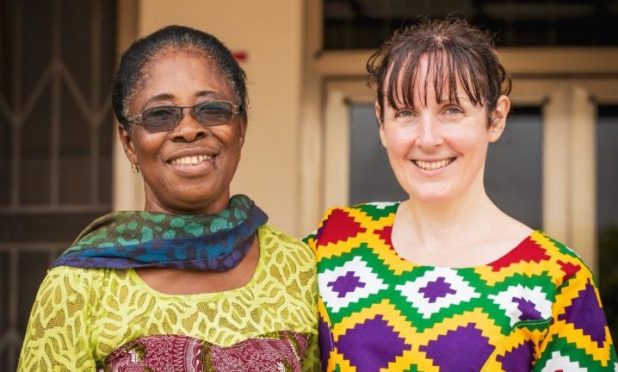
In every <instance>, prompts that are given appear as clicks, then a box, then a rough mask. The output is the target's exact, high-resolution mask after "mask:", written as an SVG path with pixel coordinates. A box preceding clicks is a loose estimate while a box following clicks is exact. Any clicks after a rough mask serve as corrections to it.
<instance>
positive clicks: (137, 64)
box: [112, 25, 248, 130]
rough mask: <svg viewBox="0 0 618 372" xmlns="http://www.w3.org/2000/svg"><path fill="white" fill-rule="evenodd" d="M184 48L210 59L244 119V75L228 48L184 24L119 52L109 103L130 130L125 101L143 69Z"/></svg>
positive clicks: (245, 98) (204, 33)
mask: <svg viewBox="0 0 618 372" xmlns="http://www.w3.org/2000/svg"><path fill="white" fill-rule="evenodd" d="M170 48H171V49H180V50H182V49H187V50H195V51H198V52H200V53H203V54H204V55H205V56H207V57H209V58H211V59H212V60H213V61H214V62H215V63H216V65H217V66H218V68H219V70H220V72H221V73H222V74H223V75H224V76H225V78H226V79H227V81H228V83H229V85H230V87H231V88H232V90H233V91H234V94H235V95H236V100H237V102H236V104H238V106H239V112H240V115H241V116H242V117H243V119H244V120H245V121H246V120H247V101H248V98H247V81H246V80H247V78H246V75H245V72H244V71H243V69H242V68H241V67H240V65H239V64H238V62H237V61H236V59H234V56H233V55H232V53H231V52H230V50H229V49H228V48H227V47H226V46H225V45H223V43H222V42H221V41H219V39H217V38H216V37H214V36H213V35H211V34H209V33H206V32H203V31H200V30H196V29H193V28H190V27H186V26H177V25H173V26H167V27H164V28H162V29H160V30H158V31H155V32H153V33H151V34H150V35H148V36H146V37H143V38H141V39H139V40H137V41H135V42H134V43H133V44H131V46H130V47H129V49H127V51H126V52H124V54H123V55H122V58H121V59H120V65H119V66H118V69H117V70H116V74H115V76H114V82H113V91H112V105H113V107H114V113H115V114H116V118H117V119H118V121H119V122H120V124H122V126H123V127H124V128H125V129H127V130H129V129H130V126H131V124H130V122H129V118H128V117H127V115H128V108H127V106H128V102H129V100H131V99H132V98H133V97H134V95H135V94H136V93H137V91H138V90H139V88H140V84H141V82H142V80H143V78H144V72H145V71H144V70H145V69H146V68H147V66H148V63H149V62H150V61H152V59H153V58H155V57H156V56H157V55H159V54H160V53H161V52H162V51H164V50H167V49H170Z"/></svg>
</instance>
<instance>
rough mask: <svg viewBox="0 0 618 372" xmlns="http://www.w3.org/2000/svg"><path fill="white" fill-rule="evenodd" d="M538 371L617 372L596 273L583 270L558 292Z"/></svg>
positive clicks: (562, 285)
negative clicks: (596, 284)
mask: <svg viewBox="0 0 618 372" xmlns="http://www.w3.org/2000/svg"><path fill="white" fill-rule="evenodd" d="M539 352H540V356H539V358H538V359H537V363H536V365H535V368H534V370H535V371H558V370H564V371H614V370H618V369H617V367H618V365H617V364H616V351H615V349H614V345H613V343H612V339H611V334H610V332H609V328H608V326H607V322H606V319H605V315H604V313H603V308H602V305H601V301H600V297H599V293H598V290H597V288H596V286H595V284H594V279H593V277H592V273H591V272H590V271H589V270H588V269H587V268H586V267H585V266H584V265H583V264H582V266H581V268H580V269H579V270H578V271H577V272H576V273H575V274H573V275H572V276H571V277H569V278H568V279H566V280H565V281H564V282H563V283H562V284H561V285H560V287H559V288H558V289H557V291H556V298H555V301H554V304H553V308H552V319H551V325H550V327H549V330H548V333H547V335H546V336H545V338H544V341H543V342H542V343H541V345H540V350H539Z"/></svg>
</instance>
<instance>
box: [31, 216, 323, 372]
mask: <svg viewBox="0 0 618 372" xmlns="http://www.w3.org/2000/svg"><path fill="white" fill-rule="evenodd" d="M189 227H191V226H189ZM193 227H194V229H193V230H195V229H197V230H200V229H201V227H200V226H197V225H196V226H193ZM193 227H191V228H193ZM129 228H131V227H130V226H129ZM134 228H135V230H136V231H140V230H139V228H138V226H134ZM141 231H142V232H143V231H145V230H144V229H142V230H141ZM155 233H156V231H155ZM148 234H149V236H150V235H152V231H150V232H148ZM162 234H167V235H173V234H170V233H169V231H165V232H162ZM257 235H258V239H259V243H260V257H259V262H258V264H257V267H256V270H255V273H254V275H253V277H252V279H251V280H250V281H249V283H248V284H246V285H245V286H243V287H240V288H237V289H233V290H229V291H225V292H219V293H206V294H194V295H168V294H163V293H160V292H157V291H155V290H153V289H152V288H151V287H149V286H148V285H147V284H146V283H145V282H144V281H142V279H141V278H140V277H139V275H137V273H136V271H135V269H133V268H131V269H109V268H108V269H95V268H78V267H69V266H57V267H54V268H53V269H51V270H50V271H49V272H48V274H47V276H46V278H45V280H44V281H43V283H42V285H41V288H40V289H39V293H38V295H37V298H36V301H35V305H34V307H33V310H32V314H31V317H30V322H29V325H28V329H27V331H26V335H25V340H24V346H23V349H22V354H21V358H20V363H19V370H20V371H28V372H30V371H82V370H83V371H95V370H100V371H234V372H236V371H301V370H302V371H315V370H318V369H319V353H318V347H317V309H316V301H317V284H316V280H315V266H314V265H315V261H314V256H313V253H312V252H311V250H310V249H309V247H307V246H306V245H305V244H303V243H301V242H300V241H298V240H296V239H293V238H290V237H288V236H286V235H284V234H282V233H280V232H278V231H276V230H275V229H273V228H271V227H269V226H267V225H263V226H261V227H259V228H258V230H257ZM149 259H151V258H149ZM206 262H208V261H206Z"/></svg>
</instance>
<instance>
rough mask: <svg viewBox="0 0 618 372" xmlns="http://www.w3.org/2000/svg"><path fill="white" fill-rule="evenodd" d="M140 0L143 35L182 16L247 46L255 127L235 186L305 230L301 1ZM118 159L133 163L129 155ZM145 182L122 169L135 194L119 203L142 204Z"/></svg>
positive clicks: (124, 186)
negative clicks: (300, 165)
mask: <svg viewBox="0 0 618 372" xmlns="http://www.w3.org/2000/svg"><path fill="white" fill-rule="evenodd" d="M138 4H139V5H138V6H137V9H135V14H134V17H135V18H136V20H135V21H136V24H137V30H136V31H137V34H138V35H140V36H143V35H146V34H148V33H150V32H152V31H155V30H157V29H158V28H161V27H163V26H165V25H169V24H181V25H186V26H190V27H195V28H198V29H201V30H204V31H207V32H209V33H212V34H214V35H215V36H217V37H218V38H219V39H220V40H221V41H223V42H224V43H225V44H226V45H227V46H228V47H229V48H230V49H232V50H233V51H244V52H246V53H247V55H248V59H247V61H246V62H244V63H242V64H241V65H242V67H243V68H244V69H245V71H246V72H247V76H248V89H249V101H250V102H249V132H248V135H247V140H246V144H245V148H244V150H243V153H242V159H241V163H240V167H239V170H238V172H237V174H236V177H235V179H234V181H233V183H232V192H233V193H245V194H247V195H249V196H250V197H252V198H253V199H254V200H256V202H257V203H258V204H259V205H260V206H261V207H262V208H263V209H264V210H265V211H266V212H267V213H268V214H269V215H270V223H271V224H273V225H274V226H276V227H279V228H280V229H282V230H284V231H286V232H289V233H291V234H300V233H301V231H299V230H300V229H299V227H298V219H299V215H300V213H299V211H298V205H299V195H300V192H299V187H300V185H299V182H300V181H299V173H298V162H299V160H298V159H299V141H300V138H299V115H300V113H299V110H300V89H301V77H302V75H301V74H302V71H301V68H302V66H301V58H302V45H303V43H302V27H303V24H302V1H301V0H260V1H246V0H208V1H206V0H182V1H174V2H172V1H168V0H142V1H140V2H138ZM120 11H122V8H121V9H120ZM125 11H126V12H130V11H131V10H130V9H129V10H125ZM122 16H123V15H122V14H120V17H121V19H122ZM121 32H122V30H121ZM121 36H122V35H121ZM117 154H118V156H122V154H121V153H120V152H117ZM117 160H118V161H117V163H116V164H118V165H119V166H121V167H122V166H124V167H125V168H127V169H128V164H126V163H125V162H124V160H123V159H117ZM139 188H141V184H140V183H139V182H137V181H136V177H131V176H129V175H128V174H127V173H126V170H125V171H123V170H121V169H119V170H117V171H116V188H115V190H116V193H117V194H118V193H120V192H122V193H123V194H126V195H128V197H125V198H123V197H120V196H117V197H116V199H115V200H116V202H115V208H116V209H127V208H140V207H141V205H142V203H143V201H142V200H138V199H139V198H141V195H140V193H139V190H137V191H136V190H135V189H139ZM127 190H130V191H131V192H126V191H127ZM133 195H138V197H137V198H136V197H133Z"/></svg>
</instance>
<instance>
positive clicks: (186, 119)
mask: <svg viewBox="0 0 618 372" xmlns="http://www.w3.org/2000/svg"><path fill="white" fill-rule="evenodd" d="M189 109H190V107H185V108H183V110H182V117H181V118H180V123H178V126H177V127H176V128H174V133H173V134H174V140H181V141H185V142H193V141H195V140H197V139H200V138H203V137H206V135H207V132H208V129H206V128H204V126H203V125H201V124H200V123H199V122H198V121H197V120H196V119H195V118H194V117H193V115H191V114H190V113H189V111H188V110H189Z"/></svg>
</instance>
